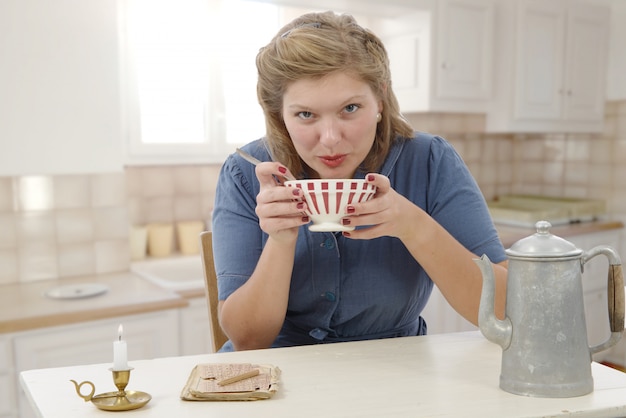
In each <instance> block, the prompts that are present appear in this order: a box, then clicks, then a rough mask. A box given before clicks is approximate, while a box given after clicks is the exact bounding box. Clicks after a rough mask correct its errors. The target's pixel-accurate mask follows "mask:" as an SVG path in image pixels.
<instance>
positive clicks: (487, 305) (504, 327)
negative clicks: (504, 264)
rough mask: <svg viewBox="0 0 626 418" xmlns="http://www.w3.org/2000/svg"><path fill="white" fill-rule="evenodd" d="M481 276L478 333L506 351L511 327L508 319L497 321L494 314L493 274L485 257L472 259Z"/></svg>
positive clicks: (511, 330)
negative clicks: (481, 286)
mask: <svg viewBox="0 0 626 418" xmlns="http://www.w3.org/2000/svg"><path fill="white" fill-rule="evenodd" d="M474 261H475V262H476V264H478V267H479V268H480V271H481V273H482V275H483V288H482V292H481V296H480V307H479V310H478V327H479V328H480V332H481V333H482V334H483V335H484V336H485V337H486V338H487V339H488V340H489V341H491V342H493V343H496V344H498V345H500V347H502V349H503V350H506V349H507V348H508V347H509V345H510V344H511V335H512V333H513V326H512V324H511V320H510V319H509V318H504V319H503V320H501V319H498V318H497V317H496V314H495V309H494V306H495V293H496V292H495V288H496V285H495V281H496V278H495V274H494V273H493V266H492V264H491V260H489V257H487V255H483V256H482V257H480V258H478V259H474Z"/></svg>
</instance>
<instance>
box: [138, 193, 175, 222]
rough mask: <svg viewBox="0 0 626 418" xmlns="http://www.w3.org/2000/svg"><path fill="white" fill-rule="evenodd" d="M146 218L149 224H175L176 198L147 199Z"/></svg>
mask: <svg viewBox="0 0 626 418" xmlns="http://www.w3.org/2000/svg"><path fill="white" fill-rule="evenodd" d="M145 210H146V212H145V214H144V218H145V220H146V223H148V222H173V221H174V198H173V197H152V198H146V199H145Z"/></svg>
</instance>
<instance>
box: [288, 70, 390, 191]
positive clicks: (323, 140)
mask: <svg viewBox="0 0 626 418" xmlns="http://www.w3.org/2000/svg"><path fill="white" fill-rule="evenodd" d="M382 110H383V109H382V101H380V100H379V99H378V98H377V97H376V96H375V95H374V92H373V91H372V89H371V88H370V86H369V85H368V84H367V83H365V82H363V81H361V80H359V79H356V78H353V77H350V76H348V75H346V74H344V73H332V74H329V75H327V76H325V77H323V78H305V79H300V80H298V81H295V82H293V83H291V84H290V85H289V86H288V87H287V90H286V91H285V94H284V96H283V118H284V121H285V126H286V127H287V131H288V132H289V136H290V137H291V140H292V142H293V145H294V146H295V148H296V151H297V152H298V154H299V155H300V157H301V158H302V160H303V161H304V162H305V163H306V164H307V165H308V166H309V167H311V168H312V169H313V170H315V172H316V173H317V174H318V175H319V177H320V178H323V179H324V178H352V176H353V174H354V172H355V171H356V169H357V168H358V167H359V165H360V164H361V162H363V160H364V159H365V157H366V156H367V154H368V153H369V151H370V149H371V147H372V144H373V143H374V137H375V135H376V124H377V123H378V122H377V120H376V117H377V114H378V113H381V112H382Z"/></svg>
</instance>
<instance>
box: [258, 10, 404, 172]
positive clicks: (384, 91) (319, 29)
mask: <svg viewBox="0 0 626 418" xmlns="http://www.w3.org/2000/svg"><path fill="white" fill-rule="evenodd" d="M256 65H257V70H258V75H259V78H258V83H257V96H258V99H259V103H260V104H261V107H262V108H263V112H264V114H265V123H266V131H267V132H266V137H267V144H268V147H269V149H270V152H271V154H272V158H274V160H276V161H280V162H282V163H283V164H285V165H286V166H287V167H288V168H289V170H290V171H291V172H292V173H294V174H295V175H296V176H298V175H300V174H303V173H304V171H305V167H304V166H303V162H302V160H301V159H300V157H299V156H298V153H297V152H296V149H295V147H294V146H293V143H292V141H291V138H290V137H289V133H288V132H287V128H286V127H285V123H284V121H283V118H282V106H283V95H284V93H285V91H286V89H287V86H288V85H289V84H290V83H293V82H295V81H297V80H299V79H302V78H321V77H323V76H325V75H327V74H330V73H333V72H346V73H348V74H350V75H352V76H355V77H357V78H359V79H361V80H363V81H364V82H366V83H367V84H369V86H370V87H371V89H372V91H373V92H374V94H375V96H376V97H377V98H378V99H379V100H381V101H382V103H383V111H382V115H381V116H382V119H381V121H380V122H379V123H378V125H377V128H376V138H375V140H374V143H373V145H372V149H371V150H370V152H369V154H368V155H367V157H366V158H365V160H364V161H363V163H362V164H361V167H362V168H363V169H364V170H365V171H367V172H374V171H377V170H378V169H379V167H380V166H381V165H382V163H383V161H384V159H385V158H386V156H387V153H388V152H389V148H390V147H391V144H392V141H393V140H394V138H395V137H396V136H401V137H410V136H412V135H413V128H412V127H411V125H410V124H409V123H408V122H407V121H406V120H405V119H404V117H403V116H402V114H401V113H400V109H399V105H398V100H397V99H396V96H395V94H394V93H393V91H392V88H391V75H390V71H389V58H388V56H387V51H386V50H385V47H384V45H383V44H382V42H381V41H380V39H379V38H378V37H377V36H376V35H374V33H372V32H371V31H370V30H368V29H365V28H363V27H361V26H359V25H358V24H357V22H356V20H355V19H354V18H353V17H352V16H350V15H346V14H342V15H338V14H335V13H333V12H330V11H329V12H323V13H308V14H305V15H302V16H300V17H298V18H296V19H295V20H293V21H292V22H291V23H289V24H287V25H286V26H285V27H283V28H282V29H281V30H280V31H279V32H278V33H277V34H276V36H274V38H273V39H272V40H271V42H270V43H269V44H268V45H267V46H265V47H263V48H261V50H260V51H259V53H258V55H257V58H256Z"/></svg>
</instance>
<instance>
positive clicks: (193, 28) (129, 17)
mask: <svg viewBox="0 0 626 418" xmlns="http://www.w3.org/2000/svg"><path fill="white" fill-rule="evenodd" d="M125 5H126V7H125V9H124V11H125V15H124V17H125V19H123V21H124V23H125V24H124V25H123V27H122V29H123V34H124V35H123V40H124V42H123V50H124V51H125V55H124V57H125V60H124V61H123V62H124V64H125V65H124V70H123V77H125V80H126V81H127V83H125V90H126V94H125V96H126V104H127V109H126V110H127V112H125V113H126V118H127V119H126V121H125V122H126V123H125V125H126V126H127V128H128V129H127V132H128V141H127V145H128V147H127V149H128V159H129V160H130V162H133V161H150V162H172V161H176V162H180V161H192V160H198V161H209V162H211V161H221V160H222V159H223V157H224V156H225V155H226V154H228V153H229V152H232V150H233V149H234V147H235V146H236V145H238V144H242V143H246V142H249V141H251V140H253V139H256V138H258V137H261V136H262V135H263V134H264V133H265V123H264V119H263V113H262V111H261V107H260V106H259V104H258V102H257V98H256V78H257V76H256V66H255V62H254V61H255V57H256V53H257V52H258V50H259V48H260V47H261V46H263V45H264V44H265V43H267V42H269V40H270V38H271V37H272V36H273V35H274V34H275V33H276V31H277V30H278V28H279V23H280V22H279V13H278V8H277V6H275V5H272V4H268V3H261V2H255V1H245V0H223V1H219V0H126V1H125Z"/></svg>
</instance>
